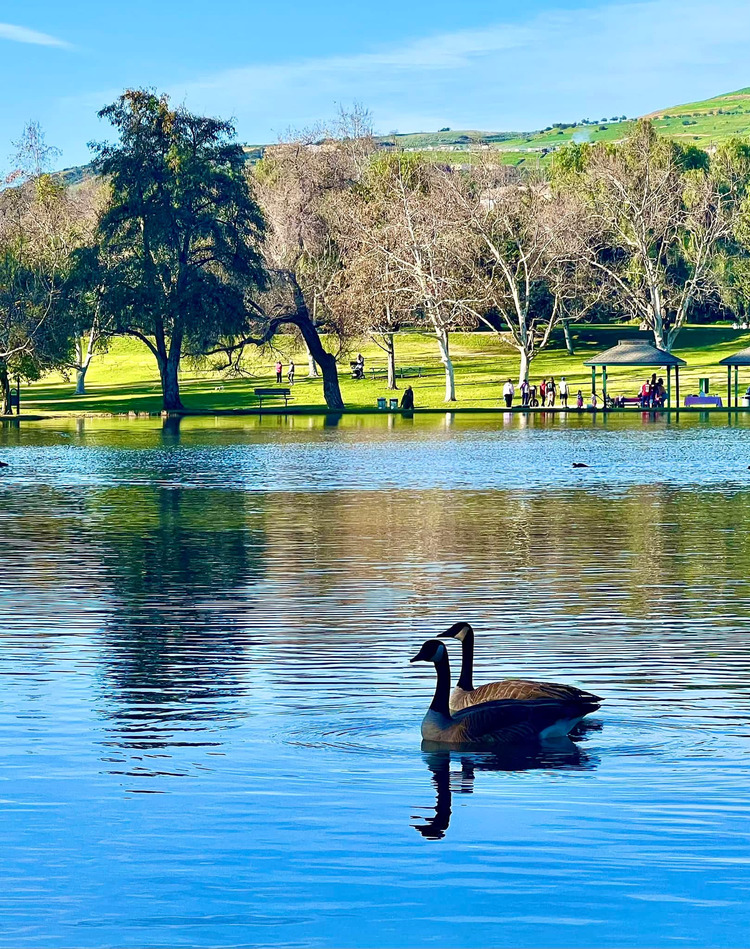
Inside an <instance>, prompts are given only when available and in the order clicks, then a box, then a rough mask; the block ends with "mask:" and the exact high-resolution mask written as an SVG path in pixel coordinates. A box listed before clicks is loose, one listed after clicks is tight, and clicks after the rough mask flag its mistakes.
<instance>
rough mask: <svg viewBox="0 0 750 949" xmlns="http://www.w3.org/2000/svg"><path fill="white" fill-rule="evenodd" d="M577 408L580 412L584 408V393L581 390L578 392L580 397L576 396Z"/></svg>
mask: <svg viewBox="0 0 750 949" xmlns="http://www.w3.org/2000/svg"><path fill="white" fill-rule="evenodd" d="M576 408H577V409H578V411H579V412H580V410H581V409H582V408H583V392H581V390H580V389H579V390H578V395H577V396H576Z"/></svg>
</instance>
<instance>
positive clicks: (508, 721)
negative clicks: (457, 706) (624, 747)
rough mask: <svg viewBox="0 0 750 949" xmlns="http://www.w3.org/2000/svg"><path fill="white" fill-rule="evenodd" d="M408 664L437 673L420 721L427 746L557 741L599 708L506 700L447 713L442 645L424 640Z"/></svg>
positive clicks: (575, 703) (546, 700) (576, 703)
mask: <svg viewBox="0 0 750 949" xmlns="http://www.w3.org/2000/svg"><path fill="white" fill-rule="evenodd" d="M410 662H432V663H434V665H435V671H436V673H437V685H436V686H435V694H434V696H433V698H432V702H431V703H430V707H429V709H428V710H427V714H426V715H425V717H424V719H423V720H422V738H423V739H424V740H425V741H426V742H435V743H439V744H449V745H494V746H497V745H513V744H519V743H520V742H529V741H538V740H540V739H541V740H544V739H546V738H557V737H562V736H564V735H567V734H568V733H569V732H570V731H571V729H573V728H574V727H575V726H576V725H577V724H578V722H580V720H581V719H582V718H583V716H584V715H587V714H588V713H589V712H595V711H596V710H597V709H598V708H599V705H598V703H597V702H587V701H577V700H573V699H549V698H537V699H525V700H524V699H505V700H501V701H496V702H484V703H482V704H481V705H470V706H469V707H468V708H464V709H461V710H460V711H458V712H456V713H455V714H451V710H450V708H449V706H448V698H449V696H450V691H451V671H450V663H449V661H448V650H447V649H446V648H445V643H442V642H440V640H439V639H428V640H427V642H426V643H424V645H423V646H422V648H421V649H420V650H419V652H418V653H417V655H416V656H414V657H413V658H412V659H411V660H410Z"/></svg>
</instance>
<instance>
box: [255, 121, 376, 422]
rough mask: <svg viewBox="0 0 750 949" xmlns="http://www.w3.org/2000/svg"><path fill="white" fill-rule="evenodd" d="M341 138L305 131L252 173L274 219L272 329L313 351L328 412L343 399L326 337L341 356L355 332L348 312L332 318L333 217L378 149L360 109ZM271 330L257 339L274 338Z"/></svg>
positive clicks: (342, 125)
mask: <svg viewBox="0 0 750 949" xmlns="http://www.w3.org/2000/svg"><path fill="white" fill-rule="evenodd" d="M336 133H337V134H338V136H339V137H335V135H336ZM336 133H332V132H330V131H329V130H326V129H324V128H322V127H316V128H315V129H313V130H308V131H307V132H304V133H300V134H298V135H297V137H296V138H295V139H293V140H291V141H287V142H283V143H281V144H279V145H277V146H274V147H273V148H270V149H268V150H267V151H266V154H265V156H264V158H263V160H262V161H261V162H259V163H258V165H257V166H256V168H255V170H254V177H255V181H256V183H257V193H258V196H259V199H260V201H261V204H262V207H263V211H264V214H265V216H266V220H267V222H268V234H267V239H266V256H267V259H268V262H269V268H270V269H271V271H272V272H274V273H276V274H277V276H278V279H277V280H276V281H275V283H274V289H273V293H272V297H273V298H274V302H273V303H271V305H270V307H269V308H266V309H267V310H268V313H269V323H268V326H270V325H274V326H276V327H281V326H284V325H290V324H291V325H293V326H296V327H297V329H298V331H299V332H300V335H301V336H302V339H303V341H304V343H305V346H306V347H307V351H308V359H309V365H310V369H311V375H315V374H316V373H315V371H314V370H315V365H316V364H317V365H318V366H319V367H320V370H321V373H322V376H323V393H324V396H325V399H326V404H327V405H328V406H329V408H341V407H343V399H342V396H341V390H340V386H339V380H338V371H337V367H336V354H335V353H331V352H328V351H327V349H326V348H325V347H324V346H323V343H322V341H321V338H320V333H321V332H324V333H326V334H328V336H329V338H331V339H336V340H338V348H339V351H340V350H341V348H342V347H343V345H344V344H345V341H346V339H347V338H348V336H349V335H350V331H351V324H350V321H349V320H348V319H345V318H344V314H342V313H341V312H337V313H334V312H333V310H332V309H331V308H330V307H329V306H328V305H327V298H328V296H329V294H330V293H331V291H332V288H333V285H334V283H335V281H336V279H337V276H338V272H339V270H340V267H341V261H340V252H339V247H338V245H337V241H336V232H335V228H334V227H333V226H332V220H331V218H332V215H335V214H336V208H337V206H338V199H339V197H340V196H341V195H342V194H343V193H345V192H346V191H348V190H349V189H350V188H351V187H352V185H353V183H354V182H355V181H356V180H357V179H358V177H359V175H360V174H361V168H362V166H363V164H364V162H365V156H367V155H368V154H369V152H370V151H371V149H372V144H371V134H370V133H369V132H368V130H367V126H366V113H363V112H357V113H356V114H355V115H354V117H353V118H351V117H347V114H346V113H342V115H341V116H340V118H339V123H338V126H337V130H336ZM280 288H284V289H285V290H286V291H287V292H286V293H283V292H282V293H281V296H282V297H284V298H285V300H286V301H287V303H285V304H279V303H278V294H279V291H280ZM288 291H291V296H290V295H289V292H288ZM291 301H294V302H295V304H296V305H298V307H297V309H296V310H295V309H294V307H291V306H289V305H287V304H289V303H290V302H291ZM264 308H265V307H264ZM279 308H280V309H279ZM281 311H283V314H284V320H283V321H280V315H279V314H280V312H281ZM268 326H267V327H265V328H264V329H263V330H262V331H261V332H260V334H259V336H258V337H256V338H263V339H267V338H270V337H268Z"/></svg>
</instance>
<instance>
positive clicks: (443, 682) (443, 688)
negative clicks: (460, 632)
mask: <svg viewBox="0 0 750 949" xmlns="http://www.w3.org/2000/svg"><path fill="white" fill-rule="evenodd" d="M435 672H437V684H436V686H435V694H434V695H433V697H432V702H431V703H430V708H431V709H432V711H433V712H438V713H439V714H440V715H446V716H447V717H448V718H450V714H451V713H450V708H449V700H450V695H451V667H450V663H449V662H448V650H447V649H446V648H445V647H443V655H442V657H441V658H440V659H438V661H437V662H436V663H435Z"/></svg>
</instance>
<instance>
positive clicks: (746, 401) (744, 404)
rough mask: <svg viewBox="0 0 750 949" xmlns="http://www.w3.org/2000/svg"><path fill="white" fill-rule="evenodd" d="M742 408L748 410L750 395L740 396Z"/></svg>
mask: <svg viewBox="0 0 750 949" xmlns="http://www.w3.org/2000/svg"><path fill="white" fill-rule="evenodd" d="M742 408H743V409H750V395H743V396H742Z"/></svg>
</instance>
